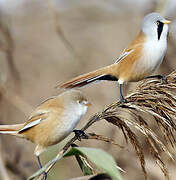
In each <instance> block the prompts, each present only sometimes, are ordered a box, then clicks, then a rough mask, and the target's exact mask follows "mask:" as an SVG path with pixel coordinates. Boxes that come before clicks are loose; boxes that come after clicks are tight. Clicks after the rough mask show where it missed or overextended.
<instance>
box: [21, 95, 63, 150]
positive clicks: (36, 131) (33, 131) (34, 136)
mask: <svg viewBox="0 0 176 180" xmlns="http://www.w3.org/2000/svg"><path fill="white" fill-rule="evenodd" d="M63 103H64V102H63V99H62V98H61V97H60V98H51V99H49V100H47V101H45V102H44V103H42V104H41V105H40V106H39V108H37V109H36V110H35V111H34V113H33V114H32V117H31V118H30V119H29V120H28V121H27V122H26V123H25V125H26V124H28V123H30V122H33V121H35V120H37V119H42V120H41V123H39V124H37V125H36V126H33V127H32V128H29V129H26V130H25V131H22V132H21V133H20V134H22V136H23V137H25V138H26V139H28V140H30V141H32V142H34V143H36V144H37V145H40V146H43V147H47V146H50V145H52V144H56V142H55V141H54V140H53V136H52V133H51V132H53V131H54V129H55V128H56V127H57V124H58V123H59V120H58V118H59V117H60V116H62V113H63V108H64V107H63V106H64V105H63ZM46 110H47V111H48V112H47V111H46ZM40 111H41V112H42V111H43V112H46V113H43V114H37V113H38V112H40Z"/></svg>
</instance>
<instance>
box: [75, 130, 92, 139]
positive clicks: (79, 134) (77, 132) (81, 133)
mask: <svg viewBox="0 0 176 180" xmlns="http://www.w3.org/2000/svg"><path fill="white" fill-rule="evenodd" d="M73 132H74V133H75V136H76V137H77V138H78V140H79V141H81V139H88V138H89V137H88V135H87V134H86V133H85V132H84V131H82V130H78V129H75V130H73Z"/></svg>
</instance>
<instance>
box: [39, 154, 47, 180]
mask: <svg viewBox="0 0 176 180" xmlns="http://www.w3.org/2000/svg"><path fill="white" fill-rule="evenodd" d="M37 160H38V163H39V166H40V169H41V168H42V163H41V161H40V157H39V156H37ZM46 178H47V173H46V172H45V171H44V172H43V180H46Z"/></svg>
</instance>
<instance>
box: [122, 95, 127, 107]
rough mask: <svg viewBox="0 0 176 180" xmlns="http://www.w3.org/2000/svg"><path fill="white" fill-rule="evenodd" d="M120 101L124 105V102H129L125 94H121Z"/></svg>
mask: <svg viewBox="0 0 176 180" xmlns="http://www.w3.org/2000/svg"><path fill="white" fill-rule="evenodd" d="M120 102H121V104H122V105H123V104H125V103H127V100H126V99H125V98H124V97H123V96H120Z"/></svg>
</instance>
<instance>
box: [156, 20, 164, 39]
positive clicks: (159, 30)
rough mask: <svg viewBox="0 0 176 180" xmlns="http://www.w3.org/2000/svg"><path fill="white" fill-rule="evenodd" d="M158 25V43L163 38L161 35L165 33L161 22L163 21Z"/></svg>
mask: <svg viewBox="0 0 176 180" xmlns="http://www.w3.org/2000/svg"><path fill="white" fill-rule="evenodd" d="M157 23H158V24H157V25H158V28H157V32H158V41H159V40H160V37H161V33H162V31H163V26H164V24H163V23H162V22H161V21H157Z"/></svg>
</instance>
